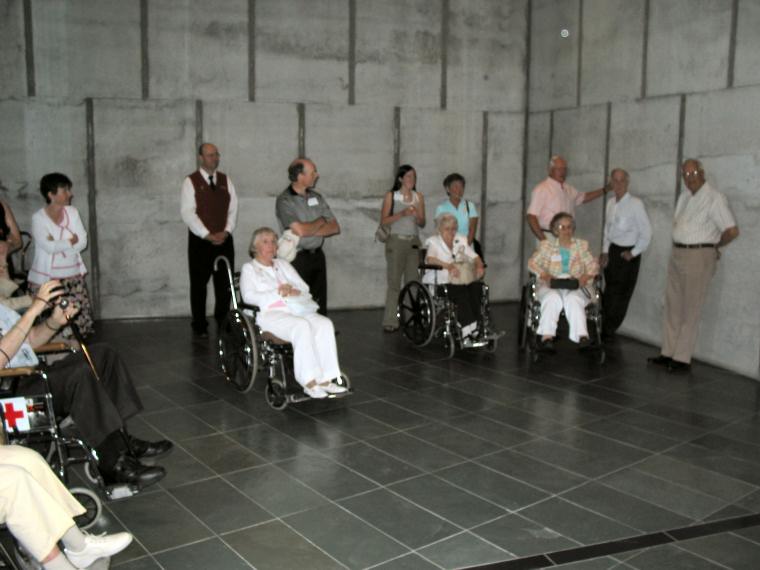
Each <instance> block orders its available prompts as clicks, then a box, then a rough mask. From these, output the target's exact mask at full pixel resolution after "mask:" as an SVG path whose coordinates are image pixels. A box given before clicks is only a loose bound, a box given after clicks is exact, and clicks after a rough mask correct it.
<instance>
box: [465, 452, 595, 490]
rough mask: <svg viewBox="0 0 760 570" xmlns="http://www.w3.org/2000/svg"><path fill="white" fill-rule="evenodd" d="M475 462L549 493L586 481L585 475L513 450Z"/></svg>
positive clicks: (487, 456)
mask: <svg viewBox="0 0 760 570" xmlns="http://www.w3.org/2000/svg"><path fill="white" fill-rule="evenodd" d="M477 463H482V464H483V465H485V466H487V467H490V468H492V469H495V470H496V471H500V472H501V473H504V474H505V475H509V476H510V477H514V478H515V479H517V480H519V481H523V482H525V483H529V484H530V485H533V486H535V487H538V488H540V489H544V490H545V491H549V492H550V493H561V492H562V491H566V490H567V489H570V488H571V487H575V486H577V485H580V484H581V483H584V482H585V481H587V479H586V477H583V476H581V475H577V474H575V473H571V472H570V471H566V470H565V469H562V468H560V467H556V466H554V465H551V464H549V463H544V462H542V461H538V460H536V459H533V458H531V457H528V456H527V455H523V454H521V453H515V452H513V451H500V452H499V453H494V454H492V455H486V456H485V457H481V458H479V459H478V460H477Z"/></svg>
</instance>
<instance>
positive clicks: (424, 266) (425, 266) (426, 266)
mask: <svg viewBox="0 0 760 570" xmlns="http://www.w3.org/2000/svg"><path fill="white" fill-rule="evenodd" d="M419 268H420V269H424V270H432V271H443V266H441V265H432V264H430V263H420V265H419Z"/></svg>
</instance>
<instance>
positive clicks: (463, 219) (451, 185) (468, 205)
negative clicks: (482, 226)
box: [435, 172, 483, 259]
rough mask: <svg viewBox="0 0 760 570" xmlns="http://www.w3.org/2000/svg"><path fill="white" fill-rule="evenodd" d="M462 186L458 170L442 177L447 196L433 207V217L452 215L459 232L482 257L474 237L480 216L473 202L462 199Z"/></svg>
mask: <svg viewBox="0 0 760 570" xmlns="http://www.w3.org/2000/svg"><path fill="white" fill-rule="evenodd" d="M464 186H465V179H464V176H462V175H461V174H459V173H458V172H452V173H451V174H449V175H448V176H447V177H446V178H444V179H443V187H444V188H445V189H446V194H447V195H448V197H449V198H448V200H446V201H445V202H442V203H441V204H440V205H439V206H438V207H437V208H436V209H435V219H438V216H440V215H441V214H451V215H453V216H454V217H455V218H456V219H457V227H458V228H459V233H461V234H464V235H466V236H467V244H468V245H471V246H472V247H473V248H474V249H475V252H476V253H477V254H478V255H479V256H480V258H481V259H482V258H483V252H482V251H481V247H480V243H479V242H478V240H477V239H475V235H476V234H477V232H478V221H479V220H480V217H479V214H478V209H477V208H476V207H475V204H474V203H473V202H471V201H469V200H465V199H464Z"/></svg>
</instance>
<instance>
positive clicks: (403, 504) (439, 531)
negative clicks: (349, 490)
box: [340, 489, 461, 549]
mask: <svg viewBox="0 0 760 570" xmlns="http://www.w3.org/2000/svg"><path fill="white" fill-rule="evenodd" d="M340 505H341V506H343V507H344V508H345V509H348V510H349V511H350V512H352V513H353V514H354V515H356V516H357V517H359V518H360V519H362V520H364V521H366V522H368V523H369V524H371V525H372V526H373V527H375V528H377V529H379V530H381V531H383V532H384V533H386V534H387V535H389V536H392V537H393V538H395V539H396V540H397V541H399V542H401V543H402V544H405V545H406V546H408V547H409V548H412V549H418V548H421V547H423V546H425V545H428V544H431V543H433V542H436V541H438V540H441V539H443V538H446V537H448V536H451V535H454V534H456V533H457V532H459V531H460V530H461V529H459V528H458V527H456V526H454V525H453V524H451V523H450V522H447V521H446V520H444V519H443V518H441V517H438V516H436V515H435V514H431V513H430V512H428V511H427V510H423V509H421V508H419V507H418V506H416V505H414V504H412V503H410V502H409V501H407V500H406V499H403V498H401V497H399V496H398V495H395V494H393V493H390V492H388V491H386V490H385V489H378V490H376V491H371V492H369V493H364V494H362V495H357V496H355V497H351V498H348V499H344V500H342V501H340Z"/></svg>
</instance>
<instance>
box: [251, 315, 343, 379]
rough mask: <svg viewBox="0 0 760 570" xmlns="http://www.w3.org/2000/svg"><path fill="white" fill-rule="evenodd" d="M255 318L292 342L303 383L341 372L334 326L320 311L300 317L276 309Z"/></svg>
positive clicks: (270, 330) (331, 376)
mask: <svg viewBox="0 0 760 570" xmlns="http://www.w3.org/2000/svg"><path fill="white" fill-rule="evenodd" d="M256 322H257V323H258V324H259V327H261V330H263V331H268V332H270V333H272V334H273V335H275V336H276V337H279V338H281V339H282V340H287V341H288V342H290V343H291V344H292V345H293V368H294V370H295V375H296V381H298V383H299V384H301V386H306V385H307V384H308V383H309V382H311V381H312V380H316V381H317V383H318V384H322V383H324V382H329V381H331V380H333V379H334V378H337V377H338V376H340V366H339V365H338V347H337V346H336V345H335V329H333V324H332V321H331V320H330V319H328V318H327V317H324V316H322V315H320V314H318V313H314V314H312V315H306V316H303V317H297V316H295V315H291V314H290V313H288V312H285V311H276V310H275V311H265V312H262V313H259V314H258V316H257V317H256Z"/></svg>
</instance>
